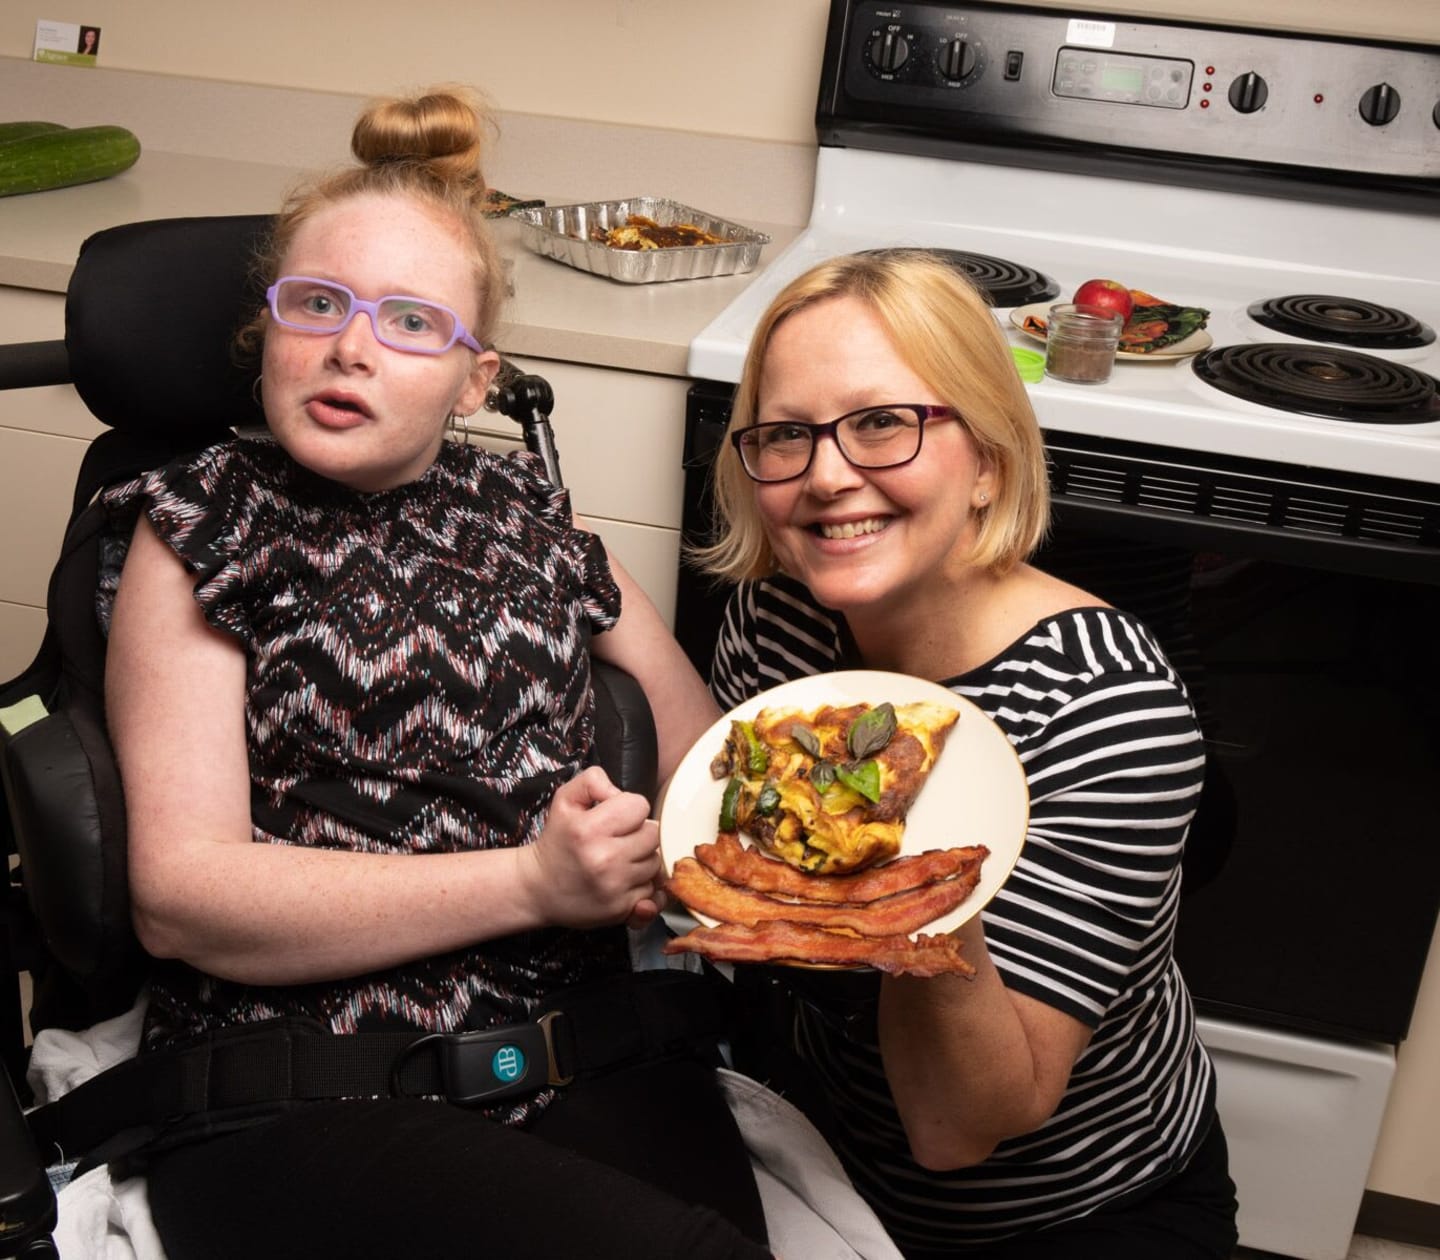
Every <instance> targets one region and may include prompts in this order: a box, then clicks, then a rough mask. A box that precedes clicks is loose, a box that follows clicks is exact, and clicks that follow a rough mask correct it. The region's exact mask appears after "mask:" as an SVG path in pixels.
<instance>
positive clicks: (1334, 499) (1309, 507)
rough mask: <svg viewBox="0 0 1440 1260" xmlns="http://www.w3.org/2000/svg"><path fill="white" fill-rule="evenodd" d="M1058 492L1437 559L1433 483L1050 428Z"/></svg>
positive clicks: (1079, 499) (1142, 511) (1136, 511)
mask: <svg viewBox="0 0 1440 1260" xmlns="http://www.w3.org/2000/svg"><path fill="white" fill-rule="evenodd" d="M1046 441H1047V449H1046V454H1047V458H1048V460H1049V464H1050V474H1051V484H1052V487H1053V490H1054V493H1055V495H1056V498H1057V501H1058V502H1059V503H1061V504H1062V505H1063V504H1072V505H1076V506H1079V505H1081V504H1092V505H1095V506H1097V507H1101V508H1102V510H1103V509H1104V507H1105V506H1106V505H1111V506H1114V507H1116V508H1121V509H1123V510H1124V511H1125V512H1126V514H1128V515H1132V516H1134V515H1140V516H1144V517H1149V518H1152V519H1157V520H1166V519H1168V520H1176V521H1179V520H1182V519H1185V520H1188V521H1189V522H1190V524H1191V525H1192V526H1194V527H1196V528H1200V527H1203V526H1204V523H1205V522H1213V523H1214V524H1215V525H1217V526H1219V527H1229V528H1239V529H1242V530H1245V531H1246V532H1249V533H1263V534H1266V535H1269V536H1274V537H1280V536H1286V535H1288V536H1290V537H1294V538H1297V539H1298V538H1313V539H1316V540H1320V539H1327V538H1328V539H1337V540H1343V541H1346V542H1351V543H1373V544H1377V545H1382V546H1392V547H1393V546H1402V547H1418V548H1423V549H1426V550H1434V551H1435V552H1436V553H1437V555H1436V559H1437V561H1440V490H1437V489H1436V488H1435V487H1433V486H1428V485H1415V484H1412V483H1403V482H1395V481H1388V480H1384V479H1381V478H1365V477H1357V476H1354V475H1350V474H1344V473H1332V472H1327V471H1325V470H1321V469H1313V468H1298V467H1287V466H1284V465H1270V464H1260V463H1257V462H1246V461H1238V460H1237V461H1234V464H1235V466H1233V467H1232V466H1227V465H1226V463H1225V462H1224V461H1223V460H1221V459H1220V458H1218V457H1216V458H1215V459H1214V462H1213V463H1211V462H1209V461H1207V463H1205V464H1200V463H1198V462H1196V457H1195V456H1194V455H1193V454H1190V453H1186V452H1183V451H1171V450H1168V449H1166V448H1149V447H1135V448H1131V447H1126V446H1121V445H1120V444H1116V448H1115V449H1112V450H1096V449H1086V448H1085V446H1083V445H1080V443H1088V442H1098V441H1100V439H1072V435H1069V434H1065V435H1059V434H1047V439H1046Z"/></svg>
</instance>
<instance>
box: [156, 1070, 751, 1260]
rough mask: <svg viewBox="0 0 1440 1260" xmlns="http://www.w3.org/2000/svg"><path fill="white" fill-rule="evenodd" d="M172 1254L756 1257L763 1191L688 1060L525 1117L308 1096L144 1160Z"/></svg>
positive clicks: (618, 1079)
mask: <svg viewBox="0 0 1440 1260" xmlns="http://www.w3.org/2000/svg"><path fill="white" fill-rule="evenodd" d="M148 1176H149V1194H150V1206H151V1211H152V1214H153V1215H154V1218H155V1224H156V1228H157V1229H158V1230H159V1233H160V1238H161V1241H162V1242H163V1243H164V1246H165V1251H166V1254H167V1256H168V1257H169V1258H170V1260H191V1258H192V1257H193V1258H197V1260H198V1258H203V1260H225V1258H226V1257H230V1256H234V1257H236V1258H237V1260H239V1258H240V1257H245V1258H246V1260H253V1257H255V1256H265V1257H267V1260H282V1258H283V1257H288V1256H295V1257H305V1258H306V1260H316V1258H317V1257H325V1256H343V1257H346V1260H361V1258H363V1257H369V1256H374V1257H377V1258H378V1257H384V1258H385V1260H394V1258H395V1257H401V1256H405V1257H409V1256H415V1257H425V1256H446V1257H450V1256H455V1257H462V1256H513V1257H516V1258H517V1260H518V1258H519V1257H525V1258H526V1260H546V1258H547V1257H556V1258H560V1257H564V1258H565V1260H573V1258H574V1257H578V1256H584V1257H587V1260H609V1258H611V1257H614V1260H621V1258H622V1257H623V1258H624V1260H644V1258H646V1257H654V1260H674V1257H677V1256H685V1257H687V1258H689V1257H694V1258H696V1260H712V1258H713V1260H763V1258H766V1257H769V1255H770V1252H769V1251H768V1250H767V1249H766V1248H765V1247H764V1246H762V1245H761V1243H760V1241H756V1240H763V1239H764V1238H765V1221H764V1215H763V1212H762V1209H761V1204H760V1197H759V1192H758V1191H757V1190H756V1188H755V1181H754V1178H753V1176H752V1175H751V1171H750V1164H749V1160H748V1157H747V1156H746V1153H745V1149H744V1146H743V1144H742V1142H741V1140H740V1136H739V1133H738V1131H737V1130H736V1128H735V1125H734V1122H733V1120H732V1119H731V1117H730V1113H729V1110H728V1108H727V1107H726V1105H725V1101H724V1098H723V1096H722V1095H721V1093H720V1089H719V1085H718V1083H717V1082H716V1079H715V1074H714V1072H713V1070H711V1069H710V1068H709V1067H708V1066H705V1065H702V1064H700V1063H697V1062H694V1061H691V1060H667V1061H664V1062H660V1063H651V1064H645V1065H642V1066H640V1067H636V1068H630V1069H626V1070H623V1071H619V1072H613V1073H610V1074H609V1075H607V1076H603V1077H600V1078H598V1079H595V1080H588V1081H583V1082H580V1083H578V1084H576V1085H573V1086H571V1087H569V1088H568V1089H567V1090H566V1092H565V1095H564V1097H562V1098H561V1099H560V1100H559V1101H557V1102H556V1103H555V1104H554V1105H552V1106H551V1107H550V1108H549V1110H547V1111H546V1112H545V1113H544V1114H543V1115H542V1116H541V1117H540V1118H539V1120H537V1121H536V1122H535V1124H533V1125H532V1126H531V1127H530V1128H529V1129H527V1130H524V1131H521V1130H517V1129H511V1128H506V1127H504V1126H502V1125H499V1124H495V1123H493V1122H492V1121H489V1120H486V1119H485V1118H484V1117H482V1116H479V1115H477V1114H475V1113H473V1112H467V1111H465V1110H463V1109H461V1108H458V1107H452V1106H450V1105H448V1104H445V1103H437V1102H426V1101H421V1100H418V1099H401V1100H383V1099H382V1100H377V1101H364V1100H357V1101H353V1102H337V1103H315V1104H310V1105H307V1106H303V1107H300V1108H297V1109H296V1110H294V1111H292V1112H289V1113H287V1114H286V1115H284V1116H281V1117H280V1118H278V1119H276V1120H273V1121H270V1122H268V1123H265V1124H262V1125H259V1126H257V1127H255V1128H251V1129H246V1130H244V1131H242V1132H240V1133H236V1134H231V1135H228V1136H225V1137H220V1138H214V1139H211V1140H209V1141H207V1142H203V1143H199V1144H196V1145H193V1146H186V1147H181V1148H178V1149H176V1150H174V1151H171V1152H168V1153H166V1154H164V1155H161V1156H158V1157H156V1158H155V1160H154V1162H153V1163H152V1164H151V1166H150V1169H149V1173H148Z"/></svg>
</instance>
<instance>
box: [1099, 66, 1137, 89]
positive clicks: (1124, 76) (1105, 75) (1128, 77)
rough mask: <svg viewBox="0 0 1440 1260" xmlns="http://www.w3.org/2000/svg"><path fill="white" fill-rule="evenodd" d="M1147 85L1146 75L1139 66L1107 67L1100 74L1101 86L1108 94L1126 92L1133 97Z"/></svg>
mask: <svg viewBox="0 0 1440 1260" xmlns="http://www.w3.org/2000/svg"><path fill="white" fill-rule="evenodd" d="M1144 85H1145V73H1144V71H1143V70H1141V69H1140V67H1139V66H1108V65H1107V66H1106V67H1105V68H1104V69H1103V70H1102V71H1101V72H1100V86H1101V87H1103V88H1104V89H1105V90H1106V91H1107V92H1126V93H1129V94H1131V95H1133V94H1134V93H1137V92H1139V91H1140V89H1141V88H1142V87H1143V86H1144Z"/></svg>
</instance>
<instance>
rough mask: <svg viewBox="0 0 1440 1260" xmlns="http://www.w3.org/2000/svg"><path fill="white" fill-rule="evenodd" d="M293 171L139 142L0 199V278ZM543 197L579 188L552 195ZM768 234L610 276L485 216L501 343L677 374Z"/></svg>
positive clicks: (252, 194) (45, 279)
mask: <svg viewBox="0 0 1440 1260" xmlns="http://www.w3.org/2000/svg"><path fill="white" fill-rule="evenodd" d="M302 175H303V172H301V171H297V170H295V169H292V168H289V167H283V166H269V165H265V164H262V163H258V162H242V161H234V160H231V159H225V158H211V157H200V156H195V155H191V154H183V153H168V152H164V151H157V150H150V149H147V150H146V151H145V152H144V153H143V154H142V156H141V158H140V161H139V162H138V163H137V164H136V165H135V166H133V167H131V168H130V170H128V171H125V172H124V173H122V174H120V175H117V176H115V177H113V178H111V179H107V180H101V181H99V182H97V183H93V184H82V185H78V186H76V187H74V188H60V189H52V190H50V191H48V192H41V193H27V194H23V195H21V196H15V197H6V198H3V199H0V285H3V286H13V287H17V288H26V289H39V290H45V291H50V292H56V293H63V292H64V291H65V286H66V284H67V283H68V281H69V277H70V272H71V269H72V267H73V266H74V261H75V256H76V254H77V252H78V250H79V247H80V244H81V242H82V241H84V240H85V238H86V237H88V236H89V235H90V234H91V233H93V232H97V231H100V230H101V229H103V228H107V227H113V226H115V225H117V224H120V223H132V222H136V221H138V220H142V219H157V218H169V217H172V216H186V215H216V214H255V213H267V212H269V211H272V210H274V209H275V208H276V207H277V206H278V205H279V204H280V202H281V200H282V199H283V197H284V196H285V193H286V192H287V191H288V189H289V188H290V187H291V186H292V185H293V184H294V183H295V182H296V180H297V179H298V178H300V177H301V176H302ZM546 199H547V200H548V201H550V202H551V203H552V204H563V203H565V202H568V201H577V200H584V197H583V196H581V197H574V196H569V197H562V196H551V197H547V198H546ZM747 226H750V227H754V228H757V229H759V230H760V231H763V232H767V233H769V235H770V236H771V238H772V240H771V243H770V244H769V245H767V246H765V248H764V250H763V251H762V253H761V257H760V264H759V266H758V267H757V268H756V270H755V271H752V272H749V273H747V274H745V275H738V276H718V277H714V278H709V279H703V280H680V281H671V282H668V283H664V284H645V285H630V284H619V283H617V282H615V281H613V280H607V279H605V278H604V277H602V276H596V275H591V274H590V273H588V272H584V271H578V270H576V269H575V268H572V267H568V266H566V265H564V264H562V263H557V262H555V261H553V260H551V259H547V258H541V257H540V256H539V255H537V254H534V253H532V252H531V251H530V250H528V249H527V248H526V247H525V246H524V245H523V244H522V243H521V241H520V239H519V233H518V230H517V227H516V225H514V224H511V223H507V222H505V221H504V220H497V221H496V222H495V228H496V235H497V239H498V241H499V244H500V248H501V252H502V254H503V255H504V256H506V257H509V258H512V259H513V260H514V271H513V276H514V287H515V293H514V296H513V297H512V298H511V299H510V300H509V302H508V303H507V306H506V310H505V315H504V319H503V322H502V326H501V330H500V334H499V337H498V341H499V344H500V346H501V348H502V349H503V350H505V351H506V352H508V353H511V354H516V355H525V356H530V357H533V358H543V359H558V360H564V361H568V362H574V363H584V364H591V365H594V366H597V367H607V368H619V369H624V370H628V371H637V372H651V373H656V374H659V375H667V376H685V375H686V370H685V360H686V354H687V352H688V349H689V344H690V341H691V339H692V338H693V337H694V336H695V335H696V334H697V333H698V332H699V331H700V330H701V329H702V328H704V327H705V325H706V324H708V323H709V322H710V321H711V320H712V319H713V318H714V317H715V316H716V315H717V314H718V313H719V312H720V311H721V310H722V309H723V308H724V307H725V306H726V305H728V304H729V302H730V301H731V300H732V299H734V298H735V297H736V296H737V295H738V294H739V293H740V292H742V291H743V290H744V289H745V287H746V286H747V285H748V284H749V283H750V282H751V281H752V280H753V279H754V278H755V276H756V275H758V274H759V272H760V270H761V269H762V268H763V267H764V266H765V265H766V263H768V262H769V261H770V259H771V258H773V257H774V256H775V254H777V253H778V252H779V251H780V250H781V249H782V248H784V246H785V245H786V244H788V243H789V241H790V240H792V239H793V238H794V237H795V236H796V235H797V234H798V233H799V231H800V229H799V228H797V227H789V226H783V225H775V224H764V223H755V222H749V223H747Z"/></svg>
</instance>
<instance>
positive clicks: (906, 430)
mask: <svg viewBox="0 0 1440 1260" xmlns="http://www.w3.org/2000/svg"><path fill="white" fill-rule="evenodd" d="M960 418H961V416H960V413H959V412H958V411H956V410H955V409H954V408H953V407H944V406H941V405H939V404H937V403H885V404H884V405H883V406H878V407H861V408H860V410H859V411H849V412H846V413H845V414H844V415H843V416H840V417H838V418H837V419H835V420H831V421H828V422H827V423H825V424H802V423H800V422H799V421H798V420H796V421H792V420H782V421H779V422H778V423H775V424H752V425H750V426H749V427H748V428H745V429H737V430H736V431H735V432H734V433H732V434H731V435H730V441H731V442H732V443H733V444H734V446H735V449H736V451H738V452H739V454H740V463H741V464H742V465H743V466H744V468H745V471H746V473H747V474H749V476H750V478H751V480H752V481H763V482H767V483H768V482H775V481H793V480H795V478H796V477H803V476H804V475H805V473H806V472H808V471H809V468H810V463H811V461H812V460H813V459H814V458H815V443H816V442H818V441H819V440H820V439H821V438H822V437H826V436H829V437H832V438H834V439H835V445H836V446H837V447H838V448H839V450H840V454H841V455H843V456H844V457H845V458H846V460H848V461H849V462H850V463H851V464H853V465H854V466H855V467H856V468H898V467H899V466H900V465H901V464H908V463H909V462H910V461H911V460H912V459H914V458H915V457H916V456H917V455H918V454H920V447H921V445H922V444H923V442H924V440H925V422H926V421H927V420H959V419H960Z"/></svg>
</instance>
